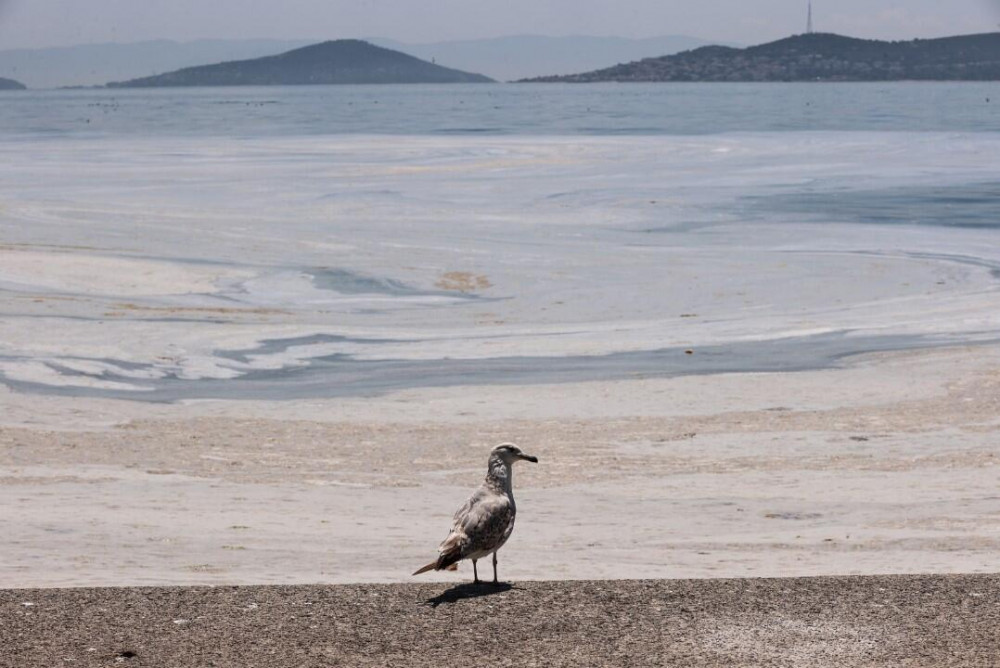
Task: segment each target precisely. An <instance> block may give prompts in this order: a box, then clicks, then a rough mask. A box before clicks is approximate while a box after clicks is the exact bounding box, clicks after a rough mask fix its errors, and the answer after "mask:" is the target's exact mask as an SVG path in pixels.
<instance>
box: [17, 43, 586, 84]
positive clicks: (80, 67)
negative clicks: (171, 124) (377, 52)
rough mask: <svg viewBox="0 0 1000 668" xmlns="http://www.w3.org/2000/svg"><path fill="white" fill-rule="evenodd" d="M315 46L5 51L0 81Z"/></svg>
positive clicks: (63, 79) (85, 80)
mask: <svg viewBox="0 0 1000 668" xmlns="http://www.w3.org/2000/svg"><path fill="white" fill-rule="evenodd" d="M316 42H317V40H315V39H310V40H276V39H243V40H222V39H201V40H195V41H192V42H174V41H171V40H166V39H159V40H153V41H147V42H132V43H127V44H81V45H78V46H63V47H54V48H48V49H7V50H3V51H0V76H4V77H11V78H13V79H17V80H18V81H23V82H24V83H25V84H27V85H28V86H30V87H31V88H58V87H61V86H96V85H101V86H103V85H104V84H105V83H107V82H108V81H125V80H128V79H135V78H136V77H146V76H151V75H153V74H161V73H163V72H172V71H174V70H177V69H180V68H182V67H191V66H194V65H204V64H205V63H221V62H224V61H229V60H244V59H246V58H259V57H261V56H272V55H274V54H276V53H282V52H283V51H288V50H290V49H297V48H298V47H300V46H307V45H309V44H315V43H316ZM575 71H580V70H575Z"/></svg>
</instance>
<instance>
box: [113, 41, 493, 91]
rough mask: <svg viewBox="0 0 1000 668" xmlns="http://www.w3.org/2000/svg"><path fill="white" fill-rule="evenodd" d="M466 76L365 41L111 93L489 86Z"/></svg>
mask: <svg viewBox="0 0 1000 668" xmlns="http://www.w3.org/2000/svg"><path fill="white" fill-rule="evenodd" d="M491 81H492V79H490V78H489V77H485V76H483V75H481V74H472V73H470V72H462V71H460V70H454V69H450V68H447V67H441V66H440V65H436V64H434V63H429V62H427V61H426V60H420V59H419V58H414V57H413V56H410V55H407V54H405V53H402V52H400V51H393V50H392V49H384V48H382V47H378V46H375V45H374V44H369V43H368V42H364V41H361V40H354V39H342V40H335V41H330V42H322V43H320V44H313V45H311V46H305V47H302V48H300V49H293V50H292V51H287V52H285V53H281V54H278V55H276V56H266V57H264V58H253V59H251V60H236V61H231V62H226V63H217V64H215V65H202V66H198V67H186V68H184V69H181V70H177V71H174V72H167V73H166V74H159V75H155V76H149V77H142V78H139V79H131V80H129V81H121V82H112V83H109V84H108V87H109V88H144V87H165V86H275V85H278V86H282V85H283V86H290V85H308V84H403V83H488V82H491Z"/></svg>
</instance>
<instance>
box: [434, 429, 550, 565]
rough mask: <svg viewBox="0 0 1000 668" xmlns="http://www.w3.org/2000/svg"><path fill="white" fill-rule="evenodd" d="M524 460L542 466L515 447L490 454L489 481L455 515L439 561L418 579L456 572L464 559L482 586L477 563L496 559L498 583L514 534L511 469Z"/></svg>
mask: <svg viewBox="0 0 1000 668" xmlns="http://www.w3.org/2000/svg"><path fill="white" fill-rule="evenodd" d="M520 459H523V460H525V461H528V462H535V463H537V462H538V457H533V456H531V455H526V454H524V453H523V452H521V449H520V448H519V447H517V446H516V445H514V444H513V443H501V444H500V445H498V446H497V447H495V448H493V450H492V451H491V452H490V458H489V461H488V463H487V468H486V480H484V481H483V484H482V485H480V486H479V489H477V490H476V491H475V492H473V494H472V496H470V497H469V500H468V501H466V502H465V505H464V506H462V507H461V508H459V509H458V512H457V513H455V522H454V524H452V527H451V533H449V534H448V537H447V538H445V539H444V542H442V543H441V545H440V546H439V547H438V552H439V555H438V558H437V559H436V560H434V561H432V562H431V563H429V564H427V565H426V566H424V567H423V568H420V569H418V570H417V571H416V572H415V573H414V575H419V574H420V573H426V572H427V571H430V570H435V571H441V570H450V571H453V570H455V569H456V568H458V566H457V564H458V562H459V561H461V560H462V559H472V573H473V576H474V577H475V580H474V581H473V582H474V583H475V584H479V571H478V570H476V562H477V561H479V560H480V559H482V558H483V557H486V556H489V555H490V554H492V555H493V584H498V583H497V550H499V549H500V548H501V547H503V544H504V543H506V542H507V539H508V538H510V532H511V531H513V530H514V513H515V512H516V510H517V508H516V507H515V506H514V493H513V490H512V488H511V481H512V479H513V476H512V471H511V465H512V464H513V463H514V462H516V461H518V460H520Z"/></svg>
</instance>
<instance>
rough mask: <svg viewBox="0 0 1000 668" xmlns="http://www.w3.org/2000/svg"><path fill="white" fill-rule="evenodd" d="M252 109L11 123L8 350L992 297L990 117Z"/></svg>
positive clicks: (164, 383)
mask: <svg viewBox="0 0 1000 668" xmlns="http://www.w3.org/2000/svg"><path fill="white" fill-rule="evenodd" d="M741 90H742V89H741ZM214 94H215V95H218V94H220V93H218V92H216V93H214ZM394 94H395V93H394ZM150 95H153V96H154V97H155V96H156V95H160V93H150ZM198 95H201V93H196V94H195V97H197V96H198ZM215 106H216V107H219V108H227V105H215ZM300 112H301V110H300ZM263 134H264V135H266V136H258V137H253V138H234V137H232V136H207V135H206V136H176V135H171V136H159V135H157V133H151V135H152V136H149V137H139V136H135V135H134V134H131V133H128V132H121V133H117V134H111V135H102V136H99V137H91V136H68V137H67V136H62V137H60V138H58V139H52V138H50V137H41V136H38V135H32V134H31V133H27V134H22V135H19V136H18V137H17V138H16V139H13V138H7V139H6V140H2V141H0V158H2V160H0V180H2V182H3V183H4V184H5V186H6V188H5V192H4V197H3V200H2V201H0V314H2V317H0V378H2V379H3V381H4V382H5V383H6V384H8V385H9V386H11V387H13V388H16V389H18V390H25V391H27V390H31V391H52V392H60V393H71V394H94V395H101V396H124V397H130V398H138V399H146V400H177V399H185V398H198V397H227V398H240V397H255V398H290V397H303V396H330V395H345V394H364V393H370V392H383V391H390V390H392V389H396V388H403V387H414V386H420V385H435V384H449V385H452V384H461V383H499V382H504V383H512V382H516V383H534V382H554V381H580V380H589V379H602V378H618V377H632V376H634V375H637V374H639V375H670V374H682V373H718V372H730V371H740V370H757V371H765V370H790V369H799V368H808V367H810V366H817V365H827V364H833V363H837V361H838V360H841V359H843V358H844V357H845V356H847V355H850V354H853V353H858V352H865V351H870V350H887V349H900V348H906V347H919V346H929V345H942V344H952V343H962V342H977V341H985V340H992V339H994V338H996V337H995V332H996V331H997V330H998V326H1000V308H998V306H1000V290H998V288H1000V284H998V281H997V277H996V275H995V273H996V270H997V268H998V267H1000V244H997V234H998V231H997V228H998V221H1000V208H998V207H997V205H996V204H995V202H996V198H995V195H996V194H997V189H996V188H997V187H996V179H995V168H996V164H997V157H998V155H1000V135H997V134H996V133H992V132H964V133H963V132H841V131H838V132H826V131H824V132H753V133H730V134H726V133H722V134H713V135H659V136H642V137H628V136H596V137H582V136H504V137H489V136H476V137H473V136H468V135H464V136H455V137H452V136H429V135H426V134H425V135H421V136H396V137H391V138H390V137H387V136H385V135H350V134H338V135H322V136H312V137H293V136H285V135H283V134H282V133H281V132H270V133H263ZM34 267H44V269H34ZM688 350H691V351H693V353H690V354H689V353H687V352H686V351H688Z"/></svg>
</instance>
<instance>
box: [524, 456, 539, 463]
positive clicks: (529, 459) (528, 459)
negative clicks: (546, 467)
mask: <svg viewBox="0 0 1000 668" xmlns="http://www.w3.org/2000/svg"><path fill="white" fill-rule="evenodd" d="M521 459H523V460H524V461H526V462H532V463H534V464H537V463H538V457H535V456H534V455H521Z"/></svg>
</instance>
